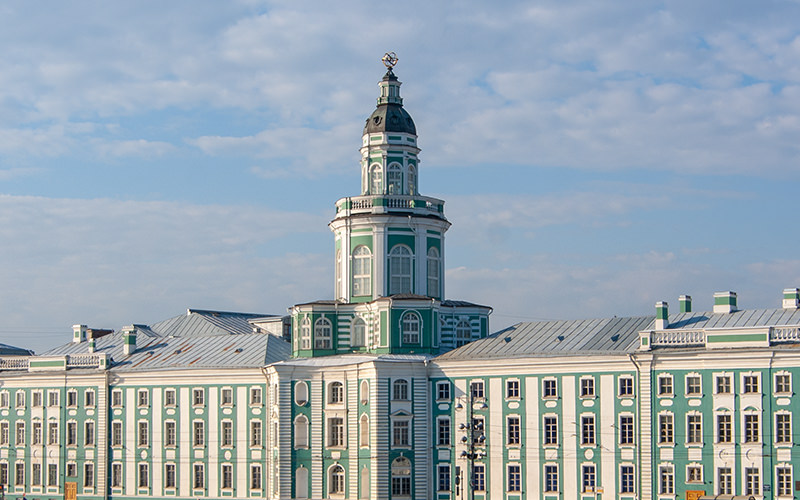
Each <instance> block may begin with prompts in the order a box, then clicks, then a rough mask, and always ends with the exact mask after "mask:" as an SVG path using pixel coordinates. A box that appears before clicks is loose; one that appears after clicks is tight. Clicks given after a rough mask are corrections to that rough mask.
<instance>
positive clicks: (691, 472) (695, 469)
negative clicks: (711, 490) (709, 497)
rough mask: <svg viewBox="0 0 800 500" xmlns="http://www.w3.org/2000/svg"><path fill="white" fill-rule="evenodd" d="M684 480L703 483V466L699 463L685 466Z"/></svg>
mask: <svg viewBox="0 0 800 500" xmlns="http://www.w3.org/2000/svg"><path fill="white" fill-rule="evenodd" d="M686 482H687V483H697V484H702V483H703V466H702V465H699V464H692V465H688V466H687V467H686Z"/></svg>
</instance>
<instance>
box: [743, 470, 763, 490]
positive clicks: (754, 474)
mask: <svg viewBox="0 0 800 500" xmlns="http://www.w3.org/2000/svg"><path fill="white" fill-rule="evenodd" d="M744 494H745V495H760V494H761V470H759V469H757V468H755V467H745V468H744Z"/></svg>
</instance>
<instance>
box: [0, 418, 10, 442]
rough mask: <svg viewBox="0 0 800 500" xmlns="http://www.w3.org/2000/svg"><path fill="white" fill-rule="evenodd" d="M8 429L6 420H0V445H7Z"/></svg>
mask: <svg viewBox="0 0 800 500" xmlns="http://www.w3.org/2000/svg"><path fill="white" fill-rule="evenodd" d="M8 429H9V426H8V422H0V445H2V446H6V445H8V434H9V430H8Z"/></svg>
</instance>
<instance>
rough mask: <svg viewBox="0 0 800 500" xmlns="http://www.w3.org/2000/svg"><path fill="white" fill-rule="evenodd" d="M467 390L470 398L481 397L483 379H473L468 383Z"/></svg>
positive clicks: (482, 396) (482, 395)
mask: <svg viewBox="0 0 800 500" xmlns="http://www.w3.org/2000/svg"><path fill="white" fill-rule="evenodd" d="M469 392H470V395H471V396H472V399H483V398H484V394H483V380H473V381H472V382H470V384H469Z"/></svg>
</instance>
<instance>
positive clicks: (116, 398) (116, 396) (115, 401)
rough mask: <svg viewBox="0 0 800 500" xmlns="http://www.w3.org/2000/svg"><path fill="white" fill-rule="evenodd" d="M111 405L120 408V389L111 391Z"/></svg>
mask: <svg viewBox="0 0 800 500" xmlns="http://www.w3.org/2000/svg"><path fill="white" fill-rule="evenodd" d="M111 406H113V407H114V408H119V407H120V406H122V391H121V390H119V389H114V390H112V391H111Z"/></svg>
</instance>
